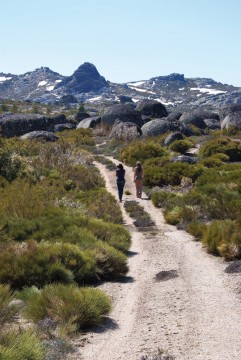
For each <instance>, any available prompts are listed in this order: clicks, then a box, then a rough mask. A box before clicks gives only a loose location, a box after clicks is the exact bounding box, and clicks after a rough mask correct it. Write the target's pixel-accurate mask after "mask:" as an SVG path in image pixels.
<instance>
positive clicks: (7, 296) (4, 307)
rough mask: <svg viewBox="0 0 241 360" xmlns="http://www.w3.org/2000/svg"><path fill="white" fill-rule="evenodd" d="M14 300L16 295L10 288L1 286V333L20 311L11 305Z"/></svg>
mask: <svg viewBox="0 0 241 360" xmlns="http://www.w3.org/2000/svg"><path fill="white" fill-rule="evenodd" d="M13 300H14V293H13V292H12V290H10V286H9V285H3V284H0V332H1V331H2V328H3V326H4V325H5V324H6V323H9V322H11V321H12V320H13V318H14V315H15V314H16V312H17V311H18V307H17V306H16V305H13V304H11V302H12V301H13ZM0 358H1V357H0Z"/></svg>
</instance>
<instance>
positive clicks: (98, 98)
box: [88, 96, 102, 102]
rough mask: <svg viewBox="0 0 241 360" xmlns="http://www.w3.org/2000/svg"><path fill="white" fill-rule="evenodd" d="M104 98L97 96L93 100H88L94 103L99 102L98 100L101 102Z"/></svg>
mask: <svg viewBox="0 0 241 360" xmlns="http://www.w3.org/2000/svg"><path fill="white" fill-rule="evenodd" d="M101 99H102V97H101V96H96V97H93V98H90V99H88V101H89V102H94V101H98V100H101Z"/></svg>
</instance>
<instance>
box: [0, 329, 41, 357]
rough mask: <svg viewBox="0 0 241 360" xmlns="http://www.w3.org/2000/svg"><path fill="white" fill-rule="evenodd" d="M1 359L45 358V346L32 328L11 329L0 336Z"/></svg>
mask: <svg viewBox="0 0 241 360" xmlns="http://www.w3.org/2000/svg"><path fill="white" fill-rule="evenodd" d="M0 359H1V360H43V359H44V348H43V345H42V344H41V342H40V340H39V339H38V338H37V335H36V334H34V332H32V331H31V330H27V331H21V332H17V331H11V332H8V333H4V336H1V337H0Z"/></svg>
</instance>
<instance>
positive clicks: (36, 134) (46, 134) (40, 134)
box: [21, 131, 58, 142]
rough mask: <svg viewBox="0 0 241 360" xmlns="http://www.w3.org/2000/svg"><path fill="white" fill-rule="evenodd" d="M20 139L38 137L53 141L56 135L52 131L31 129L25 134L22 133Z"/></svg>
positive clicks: (56, 138)
mask: <svg viewBox="0 0 241 360" xmlns="http://www.w3.org/2000/svg"><path fill="white" fill-rule="evenodd" d="M21 139H22V140H26V139H30V140H34V139H40V140H45V141H50V142H55V141H57V140H58V137H57V136H56V135H55V134H54V133H52V132H50V131H31V132H29V133H27V134H24V135H22V136H21Z"/></svg>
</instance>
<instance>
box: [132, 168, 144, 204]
mask: <svg viewBox="0 0 241 360" xmlns="http://www.w3.org/2000/svg"><path fill="white" fill-rule="evenodd" d="M143 175H144V172H143V167H142V165H141V162H140V161H137V163H136V166H135V168H134V183H135V185H136V197H138V198H141V195H142V180H143Z"/></svg>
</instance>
